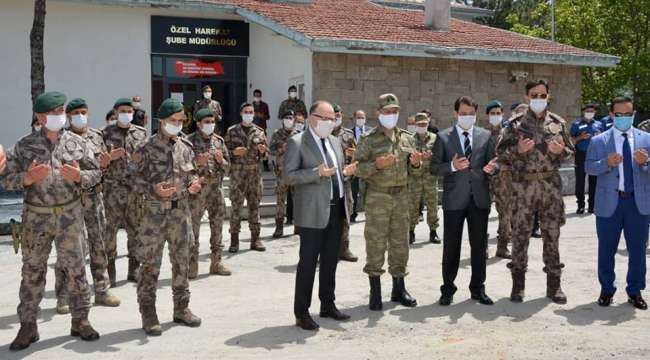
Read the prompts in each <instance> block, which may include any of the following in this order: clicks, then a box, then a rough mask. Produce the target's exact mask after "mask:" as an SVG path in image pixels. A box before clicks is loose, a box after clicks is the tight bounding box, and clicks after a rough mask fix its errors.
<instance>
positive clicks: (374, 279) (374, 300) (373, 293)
mask: <svg viewBox="0 0 650 360" xmlns="http://www.w3.org/2000/svg"><path fill="white" fill-rule="evenodd" d="M368 279H369V280H370V301H369V304H368V307H369V308H370V310H372V311H381V310H382V308H383V305H382V303H381V279H380V278H379V276H370V277H368Z"/></svg>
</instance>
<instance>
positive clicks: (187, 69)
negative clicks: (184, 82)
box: [174, 59, 225, 77]
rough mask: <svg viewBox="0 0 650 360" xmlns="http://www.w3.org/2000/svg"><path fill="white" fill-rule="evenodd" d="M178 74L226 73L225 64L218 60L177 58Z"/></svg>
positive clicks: (175, 64)
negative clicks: (204, 60)
mask: <svg viewBox="0 0 650 360" xmlns="http://www.w3.org/2000/svg"><path fill="white" fill-rule="evenodd" d="M174 69H175V71H176V75H178V76H181V77H212V76H219V75H223V74H224V73H225V71H224V69H223V65H222V64H221V63H220V62H218V61H215V62H209V63H207V62H203V61H201V60H191V59H187V60H176V62H175V63H174Z"/></svg>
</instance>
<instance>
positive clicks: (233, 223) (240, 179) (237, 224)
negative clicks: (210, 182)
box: [230, 164, 262, 234]
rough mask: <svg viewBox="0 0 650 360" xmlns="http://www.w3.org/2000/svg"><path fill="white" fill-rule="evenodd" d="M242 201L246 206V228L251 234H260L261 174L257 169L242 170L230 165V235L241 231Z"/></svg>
mask: <svg viewBox="0 0 650 360" xmlns="http://www.w3.org/2000/svg"><path fill="white" fill-rule="evenodd" d="M244 200H246V204H247V206H248V226H249V228H250V230H251V234H259V233H260V201H261V200H262V172H261V171H260V169H259V167H257V166H256V167H255V168H254V169H251V170H249V169H242V168H241V167H238V166H237V165H234V164H233V165H232V167H231V169H230V201H231V203H232V213H231V214H230V233H231V234H237V233H239V232H240V231H241V210H242V207H243V206H244Z"/></svg>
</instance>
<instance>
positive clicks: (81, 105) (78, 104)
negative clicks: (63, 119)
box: [65, 98, 88, 113]
mask: <svg viewBox="0 0 650 360" xmlns="http://www.w3.org/2000/svg"><path fill="white" fill-rule="evenodd" d="M77 109H88V104H86V100H84V99H80V98H76V99H72V100H70V102H69V103H68V106H66V107H65V112H66V113H69V112H73V111H75V110H77Z"/></svg>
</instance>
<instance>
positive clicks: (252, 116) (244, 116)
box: [241, 114, 255, 126]
mask: <svg viewBox="0 0 650 360" xmlns="http://www.w3.org/2000/svg"><path fill="white" fill-rule="evenodd" d="M241 119H242V121H243V123H244V125H246V126H249V125H250V124H252V123H253V120H254V119H255V114H242V116H241Z"/></svg>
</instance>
